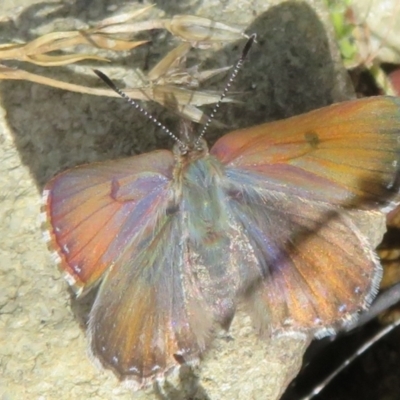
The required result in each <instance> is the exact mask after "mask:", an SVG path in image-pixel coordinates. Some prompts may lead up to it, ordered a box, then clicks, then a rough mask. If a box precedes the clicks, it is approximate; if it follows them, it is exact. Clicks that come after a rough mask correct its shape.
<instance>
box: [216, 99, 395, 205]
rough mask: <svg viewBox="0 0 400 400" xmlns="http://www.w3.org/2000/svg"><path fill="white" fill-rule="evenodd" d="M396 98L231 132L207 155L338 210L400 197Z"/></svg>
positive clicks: (346, 105) (342, 105) (348, 104)
mask: <svg viewBox="0 0 400 400" xmlns="http://www.w3.org/2000/svg"><path fill="white" fill-rule="evenodd" d="M399 131H400V99H398V98H394V97H385V96H380V97H375V98H374V97H370V98H366V99H362V100H356V101H349V102H344V103H339V104H335V105H332V106H329V107H325V108H323V109H320V110H315V111H312V112H309V113H307V114H304V115H300V116H296V117H292V118H288V119H285V120H282V121H277V122H272V123H268V124H263V125H258V126H256V127H253V128H248V129H242V130H238V131H234V132H231V133H229V134H228V135H225V136H224V137H222V138H221V139H219V140H218V141H217V143H216V144H215V145H214V147H213V148H212V150H211V154H213V155H214V156H216V157H217V158H218V159H219V160H220V161H221V162H223V163H224V164H225V165H226V166H227V168H236V169H240V170H243V171H248V172H252V173H255V174H257V175H259V176H260V177H261V176H264V177H265V179H266V180H268V182H269V185H270V187H275V188H276V189H277V190H281V191H284V192H285V193H287V194H288V195H290V194H293V195H295V196H300V197H302V198H305V199H311V200H321V201H324V202H328V203H330V204H332V205H338V206H340V207H354V206H355V207H357V208H372V209H376V208H377V205H381V206H385V205H388V204H389V203H390V202H391V200H393V199H396V198H397V201H398V191H399V185H400V178H399V175H400V174H399V171H400V162H399V154H400V139H399V136H400V133H399Z"/></svg>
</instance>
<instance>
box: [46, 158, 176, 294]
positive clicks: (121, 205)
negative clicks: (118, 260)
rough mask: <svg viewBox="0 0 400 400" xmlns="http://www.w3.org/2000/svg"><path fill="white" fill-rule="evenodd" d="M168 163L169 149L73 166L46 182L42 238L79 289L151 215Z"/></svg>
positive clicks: (170, 161) (167, 177)
mask: <svg viewBox="0 0 400 400" xmlns="http://www.w3.org/2000/svg"><path fill="white" fill-rule="evenodd" d="M172 165H173V157H172V154H171V153H170V152H167V151H158V152H154V153H151V154H150V155H149V157H147V156H137V157H133V158H128V159H124V160H117V161H107V162H104V163H98V164H90V165H85V166H81V167H76V168H73V169H71V170H68V171H66V172H64V173H62V174H60V175H57V176H56V177H55V178H53V179H52V180H51V181H50V182H49V183H48V184H47V185H46V187H45V190H44V208H43V212H44V213H45V217H46V220H47V224H46V227H45V228H46V231H47V232H48V235H49V237H47V236H46V239H47V240H48V241H49V246H50V248H51V250H54V251H55V253H54V254H55V258H56V259H57V260H58V261H59V263H60V265H61V267H62V269H63V270H64V271H65V273H66V275H67V279H68V281H69V282H70V283H71V284H72V285H74V287H75V289H76V290H77V291H78V292H81V291H82V289H87V288H90V287H91V286H92V285H93V284H94V283H96V282H97V281H98V279H100V278H101V277H102V274H103V273H104V271H105V270H107V268H109V267H110V266H111V265H112V264H113V263H114V261H115V257H116V255H118V254H119V253H120V251H121V249H123V248H124V246H125V245H126V243H127V242H128V241H129V240H131V236H132V235H135V232H137V231H138V230H137V225H140V224H145V223H146V219H147V218H151V217H152V215H151V213H152V211H154V212H155V211H156V203H157V196H160V195H162V191H163V190H164V193H165V187H166V186H167V185H168V182H169V181H170V179H171V173H172ZM127 178H128V179H127ZM129 185H130V186H129ZM127 187H128V189H129V195H127V194H126V191H127ZM129 196H130V197H129ZM149 198H152V200H150V199H149ZM145 205H146V206H145ZM143 207H145V209H143ZM152 207H153V208H152ZM135 229H136V231H135Z"/></svg>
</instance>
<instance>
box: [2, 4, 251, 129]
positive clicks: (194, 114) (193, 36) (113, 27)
mask: <svg viewBox="0 0 400 400" xmlns="http://www.w3.org/2000/svg"><path fill="white" fill-rule="evenodd" d="M151 7H152V6H147V7H143V8H141V9H139V10H135V11H133V12H126V13H122V14H119V15H116V16H113V17H110V18H107V19H104V20H102V21H101V22H99V23H97V24H96V25H95V26H94V27H92V28H89V29H84V30H79V31H78V30H77V31H64V32H51V33H47V34H45V35H42V36H40V37H38V38H36V39H34V40H32V41H30V42H28V43H5V44H0V62H1V61H3V60H17V61H23V62H29V63H33V64H36V65H40V66H45V67H54V66H64V65H69V64H73V63H76V62H79V61H82V60H96V61H108V60H107V59H106V58H104V57H102V56H99V55H96V54H92V53H90V52H88V51H86V52H85V53H78V52H76V51H74V48H76V46H78V45H86V46H87V48H88V49H93V48H96V49H98V48H101V49H106V50H113V51H129V50H132V49H133V48H135V47H137V46H140V45H142V44H144V43H147V41H143V40H142V41H135V40H132V39H131V35H132V34H134V33H136V32H140V31H143V30H148V29H167V30H169V31H170V32H171V33H172V34H173V35H174V36H176V37H177V38H179V39H180V40H183V41H184V42H183V43H181V44H180V45H178V46H177V47H176V48H175V49H173V50H171V51H170V52H169V53H168V54H167V55H166V56H165V57H164V58H163V59H162V60H161V61H160V62H158V63H157V64H156V66H155V67H154V68H153V69H152V70H151V71H150V72H149V73H148V75H147V77H146V80H147V82H148V86H145V87H139V88H132V89H124V91H125V92H126V93H127V94H128V95H129V96H130V97H132V98H133V99H136V100H144V101H148V100H152V101H156V102H157V103H159V104H161V105H163V106H164V107H167V108H169V109H171V110H173V111H175V112H177V113H178V114H181V115H183V116H184V117H186V118H189V119H191V120H192V121H195V122H200V121H202V120H203V119H204V118H205V115H204V113H203V112H202V111H201V110H199V109H198V108H197V107H199V106H201V105H204V104H214V103H216V102H217V101H218V100H219V98H220V94H219V93H213V92H206V91H199V90H189V89H185V88H183V87H179V86H180V85H181V86H186V87H188V88H192V89H194V88H198V87H199V85H200V83H201V82H202V81H204V80H206V79H208V78H210V77H212V76H214V75H216V74H218V73H221V72H224V71H226V70H227V69H229V68H230V67H225V68H219V69H214V70H208V71H199V68H198V66H194V67H191V68H187V67H186V55H187V53H188V52H189V51H190V49H191V48H192V47H193V46H197V47H209V46H210V44H211V45H212V44H213V43H216V42H224V41H232V40H237V39H240V38H242V37H244V36H245V35H244V34H243V33H242V31H241V30H239V29H236V28H232V27H230V26H228V25H225V24H223V23H220V22H216V21H212V20H210V19H207V18H201V17H196V16H190V15H177V16H174V17H173V18H170V19H159V20H148V21H140V22H136V23H132V22H130V21H131V20H132V19H134V18H136V17H138V16H139V15H141V14H143V13H145V12H146V11H148V10H149V9H150V8H151ZM67 50H69V52H66V51H67ZM0 79H10V80H26V81H30V82H35V83H39V84H43V85H47V86H51V87H55V88H58V89H62V90H68V91H73V92H78V93H87V94H91V95H96V96H108V97H115V96H117V95H116V93H115V92H113V91H111V90H108V89H98V88H91V87H87V86H82V85H76V84H73V83H67V82H63V81H59V80H56V79H51V78H47V77H44V76H41V75H38V74H34V73H30V72H27V71H24V70H23V69H19V68H9V67H7V66H4V65H2V64H0ZM224 101H226V102H229V101H233V100H231V99H224Z"/></svg>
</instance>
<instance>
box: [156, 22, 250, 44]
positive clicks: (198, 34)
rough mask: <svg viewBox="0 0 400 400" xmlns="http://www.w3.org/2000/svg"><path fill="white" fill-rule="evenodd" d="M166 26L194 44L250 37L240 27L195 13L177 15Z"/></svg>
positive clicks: (179, 36)
mask: <svg viewBox="0 0 400 400" xmlns="http://www.w3.org/2000/svg"><path fill="white" fill-rule="evenodd" d="M164 27H165V29H167V30H168V31H169V32H171V33H172V34H173V35H174V36H176V37H178V38H180V39H181V40H185V41H188V42H191V43H193V44H195V43H200V44H206V43H213V42H232V41H235V40H239V39H242V38H244V37H245V38H248V36H247V35H245V34H244V33H243V31H242V30H240V29H237V28H233V27H231V26H229V25H226V24H223V23H221V22H216V21H213V20H211V19H208V18H202V17H197V16H193V15H175V16H174V17H173V18H171V19H169V20H165V21H164Z"/></svg>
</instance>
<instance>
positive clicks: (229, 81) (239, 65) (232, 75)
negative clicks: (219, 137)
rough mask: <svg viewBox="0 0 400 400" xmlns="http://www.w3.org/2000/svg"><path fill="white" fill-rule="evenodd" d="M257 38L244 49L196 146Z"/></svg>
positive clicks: (251, 37) (252, 39)
mask: <svg viewBox="0 0 400 400" xmlns="http://www.w3.org/2000/svg"><path fill="white" fill-rule="evenodd" d="M256 37H257V35H256V34H255V33H254V34H253V35H251V36H250V37H249V39H248V40H247V43H246V44H245V46H244V48H243V51H242V55H241V56H240V58H239V60H238V62H237V63H236V65H235V67H234V68H233V71H232V73H231V75H230V76H229V78H228V82H227V83H226V85H225V88H224V90H223V91H222V94H221V97H220V98H219V100H218V103H217V104H216V105H215V107H214V109H213V110H212V111H211V114H210V116H209V117H208V119H207V121H206V123H205V124H204V127H203V129H202V131H201V132H200V135H199V137H198V138H197V140H196V143H195V144H196V145H197V144H199V142H200V140H201V139H202V138H203V136H204V134H205V133H206V131H207V129H208V127H209V126H210V124H211V121H212V120H213V119H214V117H215V114H216V113H217V111H218V109H219V107H220V105H221V103H222V101H223V100H224V98H225V97H226V95H227V94H228V91H229V89H230V88H231V85H232V82H233V81H234V80H235V78H236V75H237V74H238V72H239V70H240V68H241V67H242V65H243V63H244V60H245V59H246V57H247V54H248V52H249V51H250V48H251V46H252V45H253V43H254V42H255V41H256Z"/></svg>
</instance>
